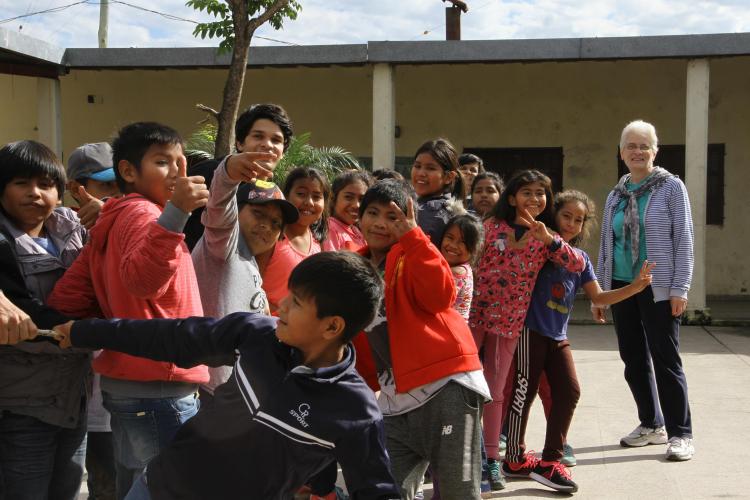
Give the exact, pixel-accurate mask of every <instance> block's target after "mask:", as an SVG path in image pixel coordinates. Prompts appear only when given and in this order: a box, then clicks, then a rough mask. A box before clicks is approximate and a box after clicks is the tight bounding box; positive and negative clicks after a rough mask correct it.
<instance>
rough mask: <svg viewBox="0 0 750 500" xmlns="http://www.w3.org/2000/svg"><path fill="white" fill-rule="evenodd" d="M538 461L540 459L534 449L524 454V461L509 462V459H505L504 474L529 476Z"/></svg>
mask: <svg viewBox="0 0 750 500" xmlns="http://www.w3.org/2000/svg"><path fill="white" fill-rule="evenodd" d="M538 463H539V459H538V458H537V457H536V455H534V452H533V451H529V452H526V454H525V455H524V456H523V461H520V462H508V460H503V475H504V476H505V477H522V478H527V477H529V474H530V473H531V471H532V470H534V467H536V466H537V464H538Z"/></svg>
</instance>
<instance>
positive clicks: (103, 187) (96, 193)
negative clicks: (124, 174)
mask: <svg viewBox="0 0 750 500" xmlns="http://www.w3.org/2000/svg"><path fill="white" fill-rule="evenodd" d="M83 187H84V188H86V192H87V193H88V194H90V195H91V196H93V197H94V198H96V199H98V200H101V199H102V198H107V197H108V196H117V195H118V194H119V193H120V189H119V188H118V187H117V182H115V181H109V182H105V181H97V180H96V179H86V184H84V186H83ZM76 194H78V193H76Z"/></svg>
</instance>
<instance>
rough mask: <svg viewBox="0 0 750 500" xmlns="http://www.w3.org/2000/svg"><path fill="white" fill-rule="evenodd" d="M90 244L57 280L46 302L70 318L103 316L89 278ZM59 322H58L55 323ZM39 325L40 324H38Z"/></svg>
mask: <svg viewBox="0 0 750 500" xmlns="http://www.w3.org/2000/svg"><path fill="white" fill-rule="evenodd" d="M91 248H92V247H91V245H90V244H89V245H86V246H84V247H83V250H82V251H81V253H80V254H79V255H78V257H77V258H76V260H75V261H73V265H71V266H70V267H69V268H68V270H67V271H65V274H63V276H62V278H60V279H59V280H57V283H55V287H54V288H53V289H52V293H50V294H49V296H48V297H47V304H48V305H49V306H50V307H53V308H55V309H57V310H58V311H60V312H61V313H62V314H65V315H66V316H70V317H72V318H97V317H101V316H103V314H102V310H101V308H100V306H99V300H98V299H97V298H96V292H95V290H94V283H93V281H92V280H91V269H90V259H91ZM57 324H60V323H57ZM39 326H41V325H39Z"/></svg>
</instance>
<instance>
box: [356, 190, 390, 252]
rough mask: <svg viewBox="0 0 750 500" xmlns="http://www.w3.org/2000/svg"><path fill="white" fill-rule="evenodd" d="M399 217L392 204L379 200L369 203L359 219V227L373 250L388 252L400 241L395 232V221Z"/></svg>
mask: <svg viewBox="0 0 750 500" xmlns="http://www.w3.org/2000/svg"><path fill="white" fill-rule="evenodd" d="M397 218H398V214H397V213H396V211H395V210H393V209H392V208H391V207H390V205H386V204H384V203H378V202H372V203H370V204H369V205H367V208H366V209H365V211H364V213H363V214H362V218H361V219H360V220H359V228H360V229H361V230H362V235H363V236H364V238H365V241H366V242H367V246H369V247H370V250H371V251H374V252H381V253H382V252H388V250H390V248H391V247H392V246H393V245H394V244H395V243H396V242H397V241H398V238H397V237H396V235H395V234H394V233H393V222H394V221H395V220H397Z"/></svg>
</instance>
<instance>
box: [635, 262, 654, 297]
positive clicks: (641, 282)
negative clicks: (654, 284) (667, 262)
mask: <svg viewBox="0 0 750 500" xmlns="http://www.w3.org/2000/svg"><path fill="white" fill-rule="evenodd" d="M654 267H656V262H649V261H647V260H644V261H643V266H641V271H640V272H639V273H638V276H637V277H636V278H635V279H634V280H633V284H634V286H635V287H636V289H637V290H638V291H639V292H640V291H641V290H643V289H644V288H646V287H647V286H649V285H650V284H651V278H652V276H651V271H652V270H653V269H654Z"/></svg>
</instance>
